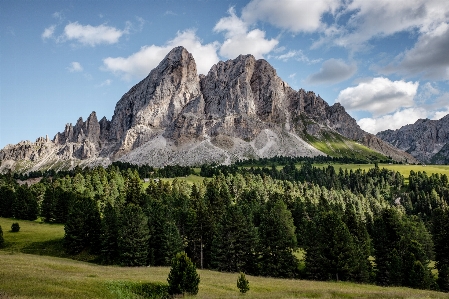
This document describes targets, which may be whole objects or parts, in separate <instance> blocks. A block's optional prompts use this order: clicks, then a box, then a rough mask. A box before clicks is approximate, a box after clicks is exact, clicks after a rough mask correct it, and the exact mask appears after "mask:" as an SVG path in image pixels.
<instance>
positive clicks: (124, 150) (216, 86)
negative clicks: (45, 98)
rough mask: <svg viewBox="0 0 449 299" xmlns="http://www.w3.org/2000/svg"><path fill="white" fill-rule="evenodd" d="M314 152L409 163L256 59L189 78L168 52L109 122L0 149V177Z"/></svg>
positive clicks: (82, 124) (186, 65) (187, 62)
mask: <svg viewBox="0 0 449 299" xmlns="http://www.w3.org/2000/svg"><path fill="white" fill-rule="evenodd" d="M336 140H337V141H338V142H339V143H340V144H339V146H343V147H344V150H345V152H344V153H343V152H342V150H341V147H336V146H335V142H336ZM354 141H355V142H354ZM356 142H357V143H356ZM318 143H320V144H319V145H320V146H321V147H320V148H321V149H322V150H324V151H325V152H327V153H331V154H335V155H343V154H346V153H349V154H351V155H352V154H354V153H357V152H365V153H368V154H371V152H372V154H373V155H385V156H390V157H392V158H393V159H395V160H398V161H408V162H417V161H416V160H415V159H414V158H413V157H412V156H411V155H409V154H407V153H405V152H403V151H400V150H398V149H396V148H394V147H393V146H391V145H389V144H388V143H386V142H383V141H382V140H381V139H379V138H378V137H376V136H374V135H372V134H369V133H367V132H365V131H363V130H362V129H361V128H360V127H359V126H358V125H357V122H356V121H355V119H353V118H352V117H351V116H350V115H349V114H347V113H346V111H345V109H344V107H343V106H341V105H340V104H339V103H336V104H334V105H332V106H329V105H328V104H327V103H326V102H325V101H324V100H323V99H322V98H321V97H320V96H317V95H316V94H315V93H313V92H306V91H304V90H303V89H300V90H299V91H295V90H293V89H292V88H291V87H289V86H288V84H287V83H285V82H284V81H282V79H280V78H279V77H278V76H277V74H276V70H275V69H274V68H273V67H272V66H271V65H270V64H269V63H268V62H267V61H265V60H263V59H260V60H256V59H255V58H254V56H252V55H240V56H239V57H237V58H236V59H233V60H228V61H225V62H222V61H221V62H219V63H217V64H215V65H214V66H212V68H211V70H210V71H209V73H208V74H207V75H206V76H204V75H198V74H197V71H196V64H195V60H194V59H193V56H192V55H191V54H190V53H189V52H188V51H187V50H186V49H185V48H183V47H177V48H174V49H173V50H171V51H170V52H169V53H168V54H167V56H166V57H165V58H164V59H163V60H162V61H161V62H160V64H159V65H158V66H157V67H156V68H155V69H153V70H152V71H151V72H150V74H149V75H148V76H147V77H146V78H145V79H143V80H142V81H141V82H139V83H138V84H136V85H135V86H134V87H132V88H131V89H130V90H129V91H128V92H127V93H125V94H124V95H123V96H122V98H121V99H120V100H119V101H118V102H117V104H116V107H115V110H114V115H113V117H112V119H111V120H110V121H109V120H107V119H106V118H105V117H103V118H102V119H101V120H100V121H98V119H97V116H96V113H95V112H92V113H91V114H90V115H89V117H88V118H87V120H86V121H83V119H82V118H79V119H78V121H77V122H76V124H75V125H74V126H73V125H72V124H67V125H66V127H65V130H64V131H63V132H60V133H57V134H56V135H55V137H54V138H53V139H52V140H49V139H48V137H47V138H38V139H37V140H36V142H34V143H33V142H30V141H22V142H20V143H18V144H16V145H8V146H6V147H5V148H3V149H2V150H0V160H2V165H1V166H0V170H3V169H15V170H21V171H30V170H38V169H48V168H54V169H67V168H72V167H75V166H76V165H80V166H95V165H105V166H106V165H108V164H110V163H111V162H113V161H116V160H120V161H125V162H131V163H135V164H149V165H153V166H156V167H161V166H164V165H168V164H180V165H199V164H203V163H211V162H216V163H225V164H229V163H232V162H233V161H236V160H238V159H246V158H257V157H273V156H276V155H278V156H281V155H282V156H317V155H325V153H324V152H322V151H320V150H318V149H317V148H316V147H314V146H312V144H314V145H315V146H316V144H318ZM358 143H360V144H362V145H365V146H367V147H369V148H370V149H368V148H365V147H363V146H362V145H360V144H358ZM351 151H353V153H351Z"/></svg>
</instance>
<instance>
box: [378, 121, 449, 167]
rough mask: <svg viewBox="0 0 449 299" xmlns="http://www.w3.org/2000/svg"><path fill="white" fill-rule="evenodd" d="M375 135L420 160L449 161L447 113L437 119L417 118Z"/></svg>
mask: <svg viewBox="0 0 449 299" xmlns="http://www.w3.org/2000/svg"><path fill="white" fill-rule="evenodd" d="M377 136H378V137H379V138H382V139H383V140H385V141H387V142H389V143H390V144H392V145H394V146H396V147H398V148H400V149H402V150H404V151H407V152H408V153H410V154H411V155H412V156H414V157H415V158H416V159H418V160H420V161H422V162H425V163H432V164H448V163H449V114H448V115H446V116H445V117H443V118H441V119H439V120H430V119H418V120H417V121H416V122H415V123H414V124H410V125H406V126H403V127H401V128H400V129H397V130H386V131H382V132H379V133H377Z"/></svg>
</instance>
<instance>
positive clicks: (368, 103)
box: [336, 77, 419, 117]
mask: <svg viewBox="0 0 449 299" xmlns="http://www.w3.org/2000/svg"><path fill="white" fill-rule="evenodd" d="M418 86H419V83H418V82H405V81H403V80H400V81H390V80H389V79H388V78H384V77H378V78H373V79H371V80H370V81H367V82H362V83H359V84H358V85H357V86H356V87H348V88H346V89H344V90H342V91H340V93H339V95H338V98H337V99H336V102H340V103H341V104H342V105H343V106H344V107H345V108H346V109H348V110H359V111H361V110H363V111H369V112H371V113H372V114H373V116H374V117H378V116H380V115H382V114H387V113H391V112H394V111H396V110H398V109H399V108H401V107H412V106H413V105H414V101H413V99H414V97H415V95H416V92H417V89H418Z"/></svg>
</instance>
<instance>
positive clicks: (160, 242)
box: [148, 200, 183, 266]
mask: <svg viewBox="0 0 449 299" xmlns="http://www.w3.org/2000/svg"><path fill="white" fill-rule="evenodd" d="M149 203H150V208H149V214H150V215H149V222H148V223H149V228H150V234H151V237H150V239H149V247H150V252H149V260H150V264H151V265H156V266H168V265H170V263H171V260H172V259H173V257H174V256H175V255H176V253H178V252H180V251H182V250H183V243H182V239H181V236H180V234H179V230H178V227H177V226H176V224H175V222H174V220H173V215H172V210H171V208H170V206H169V205H168V204H164V203H162V202H161V201H160V200H149Z"/></svg>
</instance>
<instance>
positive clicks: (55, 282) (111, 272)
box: [0, 218, 449, 299]
mask: <svg viewBox="0 0 449 299" xmlns="http://www.w3.org/2000/svg"><path fill="white" fill-rule="evenodd" d="M13 222H19V224H20V227H21V229H20V232H18V233H12V232H10V231H9V230H10V227H11V224H12V223H13ZM0 225H1V226H2V228H3V232H4V238H5V241H6V247H5V248H3V249H1V250H0V298H2V299H3V298H16V299H25V298H27V299H29V298H50V299H51V298H63V299H72V298H83V299H84V298H143V297H140V296H138V295H136V294H133V293H131V292H130V291H129V290H128V289H126V288H125V287H123V286H126V285H127V284H129V283H133V284H146V283H155V282H156V283H166V282H167V276H168V272H169V270H170V269H169V268H167V267H117V266H101V265H97V264H93V263H87V262H83V261H77V260H72V259H69V258H61V257H57V256H58V255H59V256H64V254H63V253H62V252H60V253H59V254H57V252H56V251H57V250H62V248H61V247H57V246H56V247H54V246H53V247H52V250H50V251H48V250H46V248H45V247H43V245H42V244H53V243H60V241H61V238H62V236H63V235H64V229H63V226H62V225H52V224H45V223H42V224H41V223H38V222H33V221H24V220H18V221H16V220H13V219H5V218H0ZM38 245H39V246H38ZM50 247H51V246H50ZM29 248H34V249H33V250H32V251H29ZM58 248H59V249H58ZM30 253H33V254H30ZM49 255H50V256H49ZM198 272H199V274H200V277H201V282H200V288H199V293H198V295H197V296H196V297H194V298H251V299H252V298H273V299H278V298H449V294H445V293H439V292H430V291H421V290H413V289H408V288H383V287H378V286H374V285H365V284H354V283H345V282H318V281H307V280H291V279H275V278H265V277H253V276H247V278H248V280H249V282H250V291H249V292H248V293H247V294H246V295H240V293H239V291H238V289H237V286H236V281H237V276H238V275H237V273H220V272H216V271H209V270H198Z"/></svg>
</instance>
